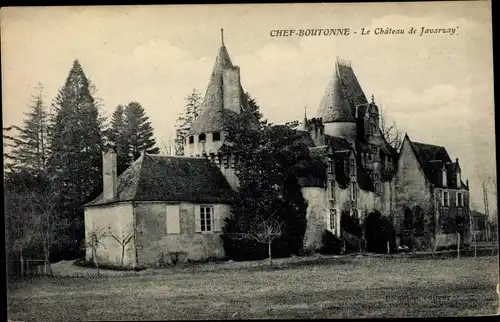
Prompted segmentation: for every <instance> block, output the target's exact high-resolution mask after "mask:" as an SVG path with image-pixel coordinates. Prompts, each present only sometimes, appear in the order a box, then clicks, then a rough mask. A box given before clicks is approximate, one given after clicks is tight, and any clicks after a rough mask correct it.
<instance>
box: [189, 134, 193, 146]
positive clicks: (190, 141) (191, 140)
mask: <svg viewBox="0 0 500 322" xmlns="http://www.w3.org/2000/svg"><path fill="white" fill-rule="evenodd" d="M193 143H194V136H190V137H189V144H193Z"/></svg>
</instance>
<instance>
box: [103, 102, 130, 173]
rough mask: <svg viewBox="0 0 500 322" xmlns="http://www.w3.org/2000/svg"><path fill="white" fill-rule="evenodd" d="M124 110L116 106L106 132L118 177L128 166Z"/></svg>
mask: <svg viewBox="0 0 500 322" xmlns="http://www.w3.org/2000/svg"><path fill="white" fill-rule="evenodd" d="M124 113H125V108H124V107H123V106H122V105H118V106H117V107H116V109H115V111H114V112H113V115H112V117H111V126H110V128H109V130H108V131H107V135H108V140H109V141H110V142H111V143H112V145H113V146H114V148H115V151H116V154H117V156H118V159H117V170H118V171H117V172H118V175H120V174H121V173H122V172H123V171H125V170H126V169H127V167H128V166H129V161H130V157H129V149H128V143H127V137H126V133H125V129H126V128H125V115H124Z"/></svg>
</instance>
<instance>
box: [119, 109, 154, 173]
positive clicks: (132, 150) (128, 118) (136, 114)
mask: <svg viewBox="0 0 500 322" xmlns="http://www.w3.org/2000/svg"><path fill="white" fill-rule="evenodd" d="M124 115H125V120H124V123H125V139H126V142H127V146H128V157H129V159H128V164H131V163H132V162H134V161H135V160H137V158H139V157H140V155H141V153H142V152H146V153H150V154H157V153H159V152H160V149H159V148H158V147H156V146H155V145H156V141H155V139H154V137H153V127H152V126H151V122H150V121H149V117H147V116H146V113H145V111H144V108H143V107H142V106H141V104H139V103H137V102H130V103H129V104H128V105H127V106H126V107H125V111H124Z"/></svg>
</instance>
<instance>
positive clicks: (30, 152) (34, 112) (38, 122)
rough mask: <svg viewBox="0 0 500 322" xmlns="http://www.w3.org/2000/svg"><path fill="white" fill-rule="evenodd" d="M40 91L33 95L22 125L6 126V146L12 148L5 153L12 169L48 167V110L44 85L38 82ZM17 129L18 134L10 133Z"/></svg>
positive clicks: (34, 170) (42, 168)
mask: <svg viewBox="0 0 500 322" xmlns="http://www.w3.org/2000/svg"><path fill="white" fill-rule="evenodd" d="M37 87H38V93H36V94H35V95H33V102H32V104H31V106H30V111H29V112H28V113H25V116H26V118H25V119H24V124H23V126H22V127H20V126H17V125H13V126H10V127H7V128H4V129H3V130H4V147H5V148H11V149H12V150H11V151H10V152H7V153H5V154H4V157H5V158H6V159H7V160H10V161H11V162H12V163H10V164H9V165H8V166H7V168H9V169H11V170H20V169H24V170H27V171H30V172H38V171H40V172H43V171H45V169H46V163H47V156H48V146H47V145H48V144H47V143H48V140H47V138H48V135H47V129H48V112H47V108H46V106H45V104H44V101H43V85H42V84H41V83H39V84H38V86H37ZM14 130H16V131H17V132H18V134H17V135H9V134H10V133H11V132H12V131H14Z"/></svg>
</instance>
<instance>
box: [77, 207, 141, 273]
mask: <svg viewBox="0 0 500 322" xmlns="http://www.w3.org/2000/svg"><path fill="white" fill-rule="evenodd" d="M133 217H134V214H133V207H132V204H131V203H130V202H127V203H114V204H110V205H102V206H96V207H86V208H85V239H86V240H90V236H89V232H90V231H91V230H93V229H99V230H101V229H102V232H103V233H105V236H104V237H103V238H102V239H101V240H100V243H101V245H99V247H98V249H97V258H98V261H99V263H100V264H109V265H116V266H118V265H120V260H121V253H122V246H121V245H120V243H119V242H118V241H116V240H115V239H114V238H113V237H112V236H111V234H113V235H114V236H115V237H117V238H118V239H119V240H123V238H124V237H126V236H127V235H130V234H133V232H134V220H133ZM86 258H87V260H91V259H92V249H91V248H90V247H88V248H87V249H86ZM135 263H136V260H135V247H134V239H133V238H132V239H131V240H130V242H129V243H128V244H127V245H126V246H125V253H124V259H123V265H124V266H128V267H133V266H134V265H135Z"/></svg>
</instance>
